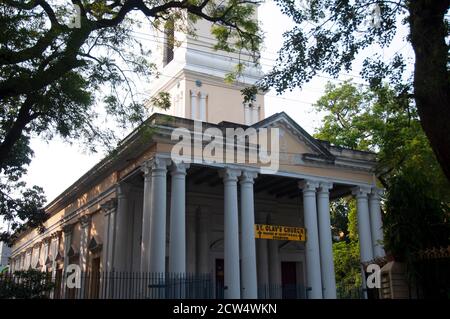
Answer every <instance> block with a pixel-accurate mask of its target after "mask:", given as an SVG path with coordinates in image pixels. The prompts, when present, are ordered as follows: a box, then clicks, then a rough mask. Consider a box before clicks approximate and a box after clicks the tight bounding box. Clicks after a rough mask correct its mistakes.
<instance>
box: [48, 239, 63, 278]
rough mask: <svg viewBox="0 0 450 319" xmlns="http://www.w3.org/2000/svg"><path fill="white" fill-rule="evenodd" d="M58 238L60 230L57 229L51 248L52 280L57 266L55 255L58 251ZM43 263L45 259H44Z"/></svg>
mask: <svg viewBox="0 0 450 319" xmlns="http://www.w3.org/2000/svg"><path fill="white" fill-rule="evenodd" d="M60 238H61V231H57V232H56V233H55V236H54V240H55V243H54V246H55V247H54V248H53V251H52V279H53V281H54V280H55V279H56V268H57V264H56V257H57V256H58V252H59V240H60ZM45 257H47V256H45ZM44 263H45V259H44Z"/></svg>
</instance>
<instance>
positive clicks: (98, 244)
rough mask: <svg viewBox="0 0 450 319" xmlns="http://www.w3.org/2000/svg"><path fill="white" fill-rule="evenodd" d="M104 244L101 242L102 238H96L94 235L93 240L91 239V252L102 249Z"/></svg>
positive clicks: (89, 246) (89, 245)
mask: <svg viewBox="0 0 450 319" xmlns="http://www.w3.org/2000/svg"><path fill="white" fill-rule="evenodd" d="M102 246H103V245H102V243H101V242H100V240H99V239H98V238H96V237H95V236H93V237H92V238H91V240H90V241H89V244H88V249H89V251H90V252H92V253H95V252H98V251H100V250H102Z"/></svg>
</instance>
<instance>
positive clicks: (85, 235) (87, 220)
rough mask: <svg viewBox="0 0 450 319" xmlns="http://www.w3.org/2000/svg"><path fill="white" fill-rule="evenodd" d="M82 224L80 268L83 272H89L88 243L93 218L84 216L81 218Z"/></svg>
mask: <svg viewBox="0 0 450 319" xmlns="http://www.w3.org/2000/svg"><path fill="white" fill-rule="evenodd" d="M79 220H80V224H81V236H80V267H81V271H82V272H86V270H87V262H88V247H87V246H88V241H89V230H90V227H89V226H90V225H91V216H90V215H83V216H81V217H80V219H79Z"/></svg>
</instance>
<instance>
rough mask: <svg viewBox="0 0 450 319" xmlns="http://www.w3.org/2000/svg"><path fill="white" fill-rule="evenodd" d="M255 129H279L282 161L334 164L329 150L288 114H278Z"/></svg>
mask: <svg viewBox="0 0 450 319" xmlns="http://www.w3.org/2000/svg"><path fill="white" fill-rule="evenodd" d="M253 126H254V127H255V128H278V129H279V130H280V131H279V132H280V160H281V161H283V159H285V160H286V159H288V158H290V159H291V161H294V162H297V163H301V162H303V161H317V160H318V161H325V162H328V163H333V162H334V156H333V154H331V153H330V152H329V151H328V149H327V148H326V147H325V146H324V145H323V144H322V143H321V142H320V141H318V140H316V139H315V138H314V137H312V136H311V135H310V134H309V133H308V132H306V131H305V130H304V129H303V128H302V127H301V126H300V125H298V124H297V123H296V122H295V121H294V120H293V119H292V118H291V117H289V116H288V115H287V114H286V113H284V112H281V113H276V114H274V115H272V116H270V117H268V118H267V119H265V120H263V121H260V122H258V123H255V124H254V125H253Z"/></svg>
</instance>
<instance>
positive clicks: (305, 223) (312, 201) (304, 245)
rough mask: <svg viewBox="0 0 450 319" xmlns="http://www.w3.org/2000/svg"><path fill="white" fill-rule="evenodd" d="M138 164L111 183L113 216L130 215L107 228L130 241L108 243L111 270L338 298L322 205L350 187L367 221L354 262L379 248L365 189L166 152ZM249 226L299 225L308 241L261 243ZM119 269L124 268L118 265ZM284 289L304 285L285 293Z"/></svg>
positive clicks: (233, 292) (253, 293) (231, 290)
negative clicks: (181, 158)
mask: <svg viewBox="0 0 450 319" xmlns="http://www.w3.org/2000/svg"><path fill="white" fill-rule="evenodd" d="M141 167H142V168H141V169H140V168H136V169H135V171H133V172H132V173H130V174H129V175H128V176H127V178H126V179H125V181H124V182H122V183H119V184H118V185H119V186H117V187H116V201H115V202H114V203H115V205H116V211H115V214H116V218H117V217H118V216H119V214H120V213H119V212H120V211H124V210H126V214H125V215H126V216H127V218H128V219H127V220H123V221H122V222H121V224H122V227H124V228H123V229H122V230H120V229H119V228H118V227H117V225H116V227H115V228H113V229H109V230H106V233H107V234H111V233H115V234H116V237H115V241H114V242H115V243H117V241H119V238H120V236H122V235H120V234H121V232H124V233H126V234H128V235H127V236H128V237H130V238H125V240H121V242H122V243H121V244H116V245H114V244H113V245H114V246H115V250H114V264H113V265H112V268H111V269H112V270H116V271H119V269H121V270H120V271H140V272H145V271H150V272H152V273H165V272H168V273H194V274H205V273H206V274H210V275H211V276H212V278H213V281H214V285H215V286H216V288H217V289H215V292H216V294H219V296H223V297H225V298H257V297H258V296H264V297H266V298H267V297H271V298H282V297H288V296H290V297H292V296H295V297H305V298H336V282H335V276H334V266H333V256H332V247H331V245H332V239H331V231H330V215H329V203H330V200H335V199H337V198H339V197H341V196H347V195H349V194H352V192H353V194H354V195H356V196H357V201H358V218H359V221H363V223H366V224H365V225H361V227H360V231H364V232H366V231H367V230H368V231H369V233H368V234H367V233H366V237H364V236H362V237H363V238H366V239H368V238H370V241H369V242H368V243H366V242H365V241H364V240H363V241H362V245H363V244H365V245H367V247H369V246H370V251H369V253H367V252H366V251H364V252H363V253H362V254H361V256H362V257H361V260H362V261H368V260H370V259H367V258H370V257H368V256H370V255H369V254H370V253H371V252H372V251H373V247H375V246H376V245H377V242H375V241H374V239H375V237H373V236H372V233H371V229H373V228H374V227H373V226H372V224H371V216H372V215H369V201H368V199H367V200H366V201H365V202H364V200H362V201H361V196H364V195H366V197H367V198H369V196H370V198H371V201H372V202H371V206H370V207H371V212H372V211H375V212H376V208H375V205H376V203H375V200H376V199H377V198H376V197H375V196H374V195H373V193H376V194H378V192H379V190H378V189H376V188H373V187H372V186H371V185H364V184H362V183H353V184H350V183H349V182H348V181H342V180H339V179H324V178H323V177H317V176H308V177H307V176H305V175H304V174H302V175H301V176H297V177H296V174H293V173H289V174H287V172H280V174H276V173H275V174H261V173H259V174H258V167H251V166H246V165H231V166H230V165H227V164H213V165H211V164H185V163H179V162H174V161H172V160H171V159H170V158H169V155H168V154H155V155H154V158H151V159H149V160H147V161H145V162H144V163H142V164H141ZM149 176H150V182H149V181H148V179H149ZM148 184H150V185H148ZM125 189H126V190H127V191H124V190H125ZM372 190H373V192H372ZM372 196H373V197H372ZM363 199H364V197H363ZM152 202H153V204H151V203H152ZM149 203H150V205H149ZM378 205H379V202H378ZM366 207H367V208H366ZM107 209H108V211H110V208H107ZM360 216H362V217H360ZM117 220H118V219H117ZM255 221H256V222H255ZM146 223H147V224H146ZM148 223H149V224H150V225H148ZM255 223H259V224H269V225H284V226H292V227H302V228H305V229H306V237H307V240H306V241H305V242H301V241H300V242H292V241H287V240H286V241H284V240H266V239H260V238H257V237H256V236H255V232H254V224H255ZM112 224H113V223H111V225H112ZM152 224H153V227H152ZM375 229H376V228H375ZM327 230H328V231H327ZM147 231H148V232H149V233H148V234H146V236H145V232H147ZM137 232H138V234H136V233H137ZM109 237H111V236H109ZM372 237H373V238H374V239H372ZM145 238H147V239H145ZM146 240H147V241H146ZM152 241H153V244H152ZM137 246H140V249H136V247H137ZM146 247H149V249H146ZM362 247H363V246H362ZM364 247H366V246H364ZM363 249H365V248H363ZM120 250H122V251H120ZM118 256H127V257H126V258H124V257H121V258H122V260H120V259H118V258H119V257H118ZM124 259H126V260H124ZM123 265H128V266H126V267H125V268H119V267H124V266H123ZM142 265H149V266H148V267H149V268H148V270H146V269H147V268H141V267H142ZM150 265H152V266H150ZM144 267H145V266H144ZM150 267H153V268H150ZM227 269H228V271H227ZM289 285H291V286H292V287H293V286H297V287H302V288H301V289H303V291H302V292H296V293H294V294H293V293H292V292H291V293H289V292H288V290H286V289H287V288H286V289H285V290H286V291H283V289H284V288H283V287H288V286H289ZM292 287H291V289H293V288H292ZM218 289H223V295H222V294H220V293H218V292H217V290H218Z"/></svg>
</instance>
